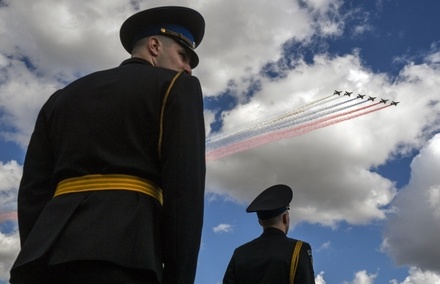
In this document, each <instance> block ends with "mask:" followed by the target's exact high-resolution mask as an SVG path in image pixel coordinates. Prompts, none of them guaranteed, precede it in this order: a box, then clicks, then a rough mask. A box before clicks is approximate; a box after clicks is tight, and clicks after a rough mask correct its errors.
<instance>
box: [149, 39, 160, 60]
mask: <svg viewBox="0 0 440 284" xmlns="http://www.w3.org/2000/svg"><path fill="white" fill-rule="evenodd" d="M160 44H161V43H160V41H159V39H158V38H157V37H154V36H153V37H150V38H149V39H148V50H149V51H150V53H151V55H153V56H157V55H158V54H159V49H160Z"/></svg>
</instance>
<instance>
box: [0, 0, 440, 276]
mask: <svg viewBox="0 0 440 284" xmlns="http://www.w3.org/2000/svg"><path fill="white" fill-rule="evenodd" d="M24 2H25V1H8V0H0V35H1V37H2V41H1V42H0V196H1V199H0V283H6V282H5V281H6V279H7V278H8V269H9V267H10V266H11V265H12V262H13V260H14V258H15V256H16V254H17V253H18V250H19V243H18V233H17V224H16V215H15V211H16V205H15V203H16V196H17V188H18V183H19V181H20V177H21V170H22V164H23V158H24V154H25V151H26V147H27V143H28V140H29V136H30V134H31V133H32V129H33V125H34V122H35V117H36V114H37V113H38V110H39V108H40V107H41V105H42V104H43V103H44V101H45V100H46V99H47V98H48V97H49V96H50V95H51V94H52V93H53V92H54V91H55V90H56V89H58V88H61V87H63V86H64V85H65V84H66V83H68V82H71V81H72V80H74V79H76V78H78V77H79V76H82V75H85V74H88V73H90V72H93V71H95V70H100V69H106V68H111V67H113V66H116V65H118V64H119V63H120V62H121V61H122V60H124V59H125V58H126V57H127V54H126V53H125V52H124V50H123V48H122V46H121V45H120V43H119V39H118V30H119V26H120V24H121V23H122V22H123V20H124V19H125V18H127V17H128V16H129V15H131V14H132V13H134V12H135V10H136V9H146V8H149V7H153V6H158V5H184V6H189V7H192V8H195V9H197V10H199V11H200V12H201V13H202V14H203V15H204V16H205V20H206V22H207V27H206V35H205V38H204V41H203V42H202V44H201V45H200V47H199V48H198V54H199V56H200V58H201V61H200V65H199V66H198V67H197V68H196V69H195V70H194V72H193V74H194V75H195V76H197V77H198V78H199V79H200V81H201V83H202V86H203V91H204V95H205V125H206V129H207V134H208V136H209V137H214V136H213V135H217V136H215V137H220V139H221V138H222V137H223V138H224V137H227V135H229V134H230V133H234V132H235V131H237V130H239V129H249V128H252V127H253V126H255V125H256V123H257V122H261V121H266V120H268V119H270V118H273V117H276V116H278V115H280V114H283V113H286V112H289V111H292V110H295V109H297V108H299V107H301V106H304V105H307V104H308V103H310V102H314V101H316V100H319V99H321V98H323V97H325V96H328V95H331V94H332V93H333V91H334V90H335V89H337V90H348V91H353V92H354V93H356V94H357V93H360V94H366V95H369V96H377V97H378V98H386V99H390V100H394V101H399V102H400V104H399V105H398V106H397V107H394V106H393V107H388V108H385V109H382V110H379V111H376V112H373V113H370V114H367V115H364V116H362V117H358V118H354V119H350V120H347V121H343V122H340V123H336V124H334V125H331V126H328V127H324V128H321V129H316V130H313V131H310V132H308V133H306V134H303V135H298V136H295V137H292V138H286V139H281V140H279V141H274V142H271V143H267V144H265V145H262V146H259V147H255V148H251V149H247V150H245V151H241V152H238V153H234V154H230V155H227V156H226V157H223V158H219V159H215V160H213V161H209V162H208V164H207V165H208V168H207V170H208V171H207V180H206V206H205V223H204V228H203V239H202V247H201V250H200V256H199V265H198V272H197V278H196V283H200V284H205V283H207V284H211V283H212V284H216V283H221V279H222V277H223V273H224V271H225V269H226V266H227V264H228V262H229V258H230V257H231V255H232V252H233V250H234V248H235V247H237V246H239V245H241V244H243V243H245V242H247V241H250V240H251V239H253V238H255V237H257V236H258V235H259V234H260V233H261V228H260V227H259V225H258V223H257V220H256V217H255V216H254V215H253V214H246V213H245V208H246V206H247V205H248V204H249V202H250V201H251V200H252V199H253V198H254V197H255V196H256V195H258V194H259V193H260V192H261V191H262V190H264V189H265V188H267V187H269V186H271V185H273V184H276V183H285V184H288V185H289V186H291V187H292V188H293V190H294V200H293V202H292V204H291V212H290V214H291V219H292V220H291V230H290V231H289V233H288V235H289V236H290V237H292V238H298V239H302V240H304V241H307V242H309V243H310V244H311V245H312V248H313V254H314V268H315V274H316V283H318V284H322V283H332V284H333V283H340V284H372V283H391V284H410V283H411V284H419V283H423V284H426V283H428V284H430V283H440V265H439V263H440V257H439V256H440V247H439V246H438V243H437V239H438V235H439V234H440V211H439V209H438V208H440V177H439V176H438V169H439V168H440V152H439V150H438V149H440V134H438V133H439V130H440V127H439V125H440V124H439V122H440V104H439V100H440V92H439V91H438V86H440V36H439V33H438V26H439V25H440V19H439V18H438V15H437V14H438V11H439V10H440V2H438V1H434V0H423V1H417V2H416V1H411V0H399V1H397V0H395V1H391V0H377V1H355V0H352V1H340V0H328V1H322V0H310V1H293V0H277V1H272V2H270V3H269V2H268V1H263V0H253V1H252V4H251V5H250V4H249V3H250V1H244V0H243V1H201V0H196V1H194V0H193V1H189V0H186V1H159V0H155V1H128V0H127V1H117V0H109V1H98V0H91V1H87V4H86V3H85V2H84V3H82V2H78V1H68V0H64V1H57V2H56V3H54V2H53V1H50V0H34V1H32V3H24ZM17 19H20V21H17ZM2 281H3V282H2Z"/></svg>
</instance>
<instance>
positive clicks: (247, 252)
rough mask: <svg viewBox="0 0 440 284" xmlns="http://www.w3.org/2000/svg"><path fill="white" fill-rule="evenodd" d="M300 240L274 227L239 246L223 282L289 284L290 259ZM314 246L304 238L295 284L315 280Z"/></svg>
mask: <svg viewBox="0 0 440 284" xmlns="http://www.w3.org/2000/svg"><path fill="white" fill-rule="evenodd" d="M296 242H297V240H295V239H291V238H288V237H287V236H286V235H285V234H284V232H282V231H281V230H279V229H275V228H268V229H265V230H264V232H263V234H262V235H261V236H260V237H258V238H256V239H254V240H252V241H251V242H249V243H246V244H244V245H242V246H240V247H238V248H237V249H235V251H234V254H233V255H232V258H231V260H230V262H229V265H228V267H227V269H226V272H225V275H224V278H223V283H224V284H232V283H235V284H247V283H249V284H256V283H260V284H263V283H266V284H273V283H277V284H288V283H290V282H289V273H290V263H291V260H292V254H293V250H294V247H295V244H296ZM314 277H315V276H314V271H313V265H312V253H311V247H310V245H309V244H308V243H306V242H304V243H303V244H302V247H301V251H300V255H299V260H298V267H297V270H296V275H295V281H294V283H295V284H310V283H315V278H314Z"/></svg>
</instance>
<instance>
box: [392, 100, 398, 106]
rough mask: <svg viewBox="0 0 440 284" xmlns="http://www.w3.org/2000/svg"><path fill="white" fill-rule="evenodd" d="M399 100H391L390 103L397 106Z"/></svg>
mask: <svg viewBox="0 0 440 284" xmlns="http://www.w3.org/2000/svg"><path fill="white" fill-rule="evenodd" d="M398 103H399V102H395V101H391V103H390V105H392V106H393V105H394V106H397V104H398Z"/></svg>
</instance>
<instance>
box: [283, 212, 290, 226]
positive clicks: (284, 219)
mask: <svg viewBox="0 0 440 284" xmlns="http://www.w3.org/2000/svg"><path fill="white" fill-rule="evenodd" d="M288 222H289V220H288V218H287V213H284V214H283V224H287V223H288Z"/></svg>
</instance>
